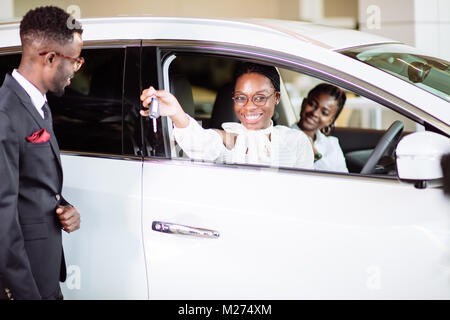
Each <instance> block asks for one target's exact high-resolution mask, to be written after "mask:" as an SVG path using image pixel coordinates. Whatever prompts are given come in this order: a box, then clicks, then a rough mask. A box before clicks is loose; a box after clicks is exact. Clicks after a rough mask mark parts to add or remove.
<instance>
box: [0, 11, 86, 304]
mask: <svg viewBox="0 0 450 320" xmlns="http://www.w3.org/2000/svg"><path fill="white" fill-rule="evenodd" d="M82 32H83V30H82V29H81V26H80V25H79V24H78V23H74V19H73V18H72V17H71V16H70V15H69V14H67V13H66V12H65V11H63V10H61V9H59V8H56V7H40V8H36V9H35V10H30V11H29V12H28V13H27V14H26V15H25V16H24V18H23V19H22V21H21V23H20V39H21V42H22V58H21V62H20V65H19V67H18V69H17V70H16V69H15V70H14V71H13V72H12V74H7V75H6V77H5V80H4V83H3V85H2V87H1V88H0V177H1V180H0V299H1V298H3V299H5V298H9V299H62V298H63V297H62V293H61V289H60V284H59V281H65V278H66V265H65V261H64V253H63V248H62V239H61V233H62V232H61V229H64V230H65V231H66V232H72V231H74V230H77V229H79V227H80V214H79V213H78V211H77V210H76V209H75V208H74V207H73V206H71V205H70V204H69V203H68V202H67V201H66V200H65V199H64V198H63V197H62V195H61V190H62V185H63V174H62V167H61V159H60V155H59V148H58V143H57V141H56V138H55V135H54V133H53V128H52V120H51V112H50V109H49V108H48V104H47V98H46V93H47V91H52V92H54V93H55V94H57V95H62V94H63V93H64V88H65V87H66V86H67V85H69V84H70V79H71V78H72V77H73V75H74V73H75V72H76V71H78V69H79V68H80V67H81V65H82V64H83V62H84V60H83V59H82V58H80V53H81V49H82V46H83V42H82V38H81V34H82Z"/></svg>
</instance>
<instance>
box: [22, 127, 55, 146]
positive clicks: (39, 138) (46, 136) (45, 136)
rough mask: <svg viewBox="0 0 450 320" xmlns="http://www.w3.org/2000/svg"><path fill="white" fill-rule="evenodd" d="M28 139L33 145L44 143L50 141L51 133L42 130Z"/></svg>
mask: <svg viewBox="0 0 450 320" xmlns="http://www.w3.org/2000/svg"><path fill="white" fill-rule="evenodd" d="M26 139H27V141H28V142H31V143H44V142H47V141H48V140H50V133H48V132H47V130H45V128H42V129H40V130H38V131H36V132H35V133H33V134H32V135H31V136H29V137H26Z"/></svg>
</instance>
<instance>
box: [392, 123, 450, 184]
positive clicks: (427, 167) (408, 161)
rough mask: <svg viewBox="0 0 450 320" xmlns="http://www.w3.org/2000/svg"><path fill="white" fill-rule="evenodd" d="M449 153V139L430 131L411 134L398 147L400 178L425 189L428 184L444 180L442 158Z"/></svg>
mask: <svg viewBox="0 0 450 320" xmlns="http://www.w3.org/2000/svg"><path fill="white" fill-rule="evenodd" d="M449 152H450V139H449V138H447V137H445V136H443V135H440V134H437V133H434V132H430V131H421V132H414V133H411V134H409V135H407V136H405V137H403V138H402V139H401V140H400V142H399V143H398V145H397V149H396V156H397V173H398V177H399V178H400V179H401V180H409V181H413V182H416V186H417V187H422V188H424V187H426V184H427V182H430V181H436V180H439V179H442V177H443V172H442V167H441V158H442V156H443V155H444V154H446V153H449Z"/></svg>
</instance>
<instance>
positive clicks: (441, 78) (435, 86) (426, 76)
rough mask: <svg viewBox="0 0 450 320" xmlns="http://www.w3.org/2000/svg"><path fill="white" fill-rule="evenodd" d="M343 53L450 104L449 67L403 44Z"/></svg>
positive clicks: (343, 51) (349, 50)
mask: <svg viewBox="0 0 450 320" xmlns="http://www.w3.org/2000/svg"><path fill="white" fill-rule="evenodd" d="M341 53H343V54H345V55H347V56H349V57H351V58H353V59H356V60H359V61H362V62H364V63H366V64H368V65H371V66H373V67H375V68H377V69H381V70H383V71H385V72H388V73H390V74H392V75H394V76H396V77H398V78H400V79H403V80H405V81H407V82H409V83H411V84H412V85H415V86H417V87H419V88H422V89H424V90H426V91H428V92H430V93H433V94H435V95H437V96H438V97H441V98H442V99H444V100H446V101H450V65H449V63H448V62H447V61H445V60H443V59H438V58H436V57H431V56H429V55H427V54H424V53H422V52H419V50H418V49H416V48H413V47H410V46H407V45H404V44H392V43H390V44H381V45H369V46H362V47H357V48H351V49H346V50H342V51H341Z"/></svg>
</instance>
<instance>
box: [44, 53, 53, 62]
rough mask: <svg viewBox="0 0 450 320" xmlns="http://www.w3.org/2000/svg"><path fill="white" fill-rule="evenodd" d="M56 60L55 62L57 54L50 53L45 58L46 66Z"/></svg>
mask: <svg viewBox="0 0 450 320" xmlns="http://www.w3.org/2000/svg"><path fill="white" fill-rule="evenodd" d="M54 60H55V53H54V52H49V53H47V54H46V55H45V57H44V62H45V64H52V63H53V61H54Z"/></svg>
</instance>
